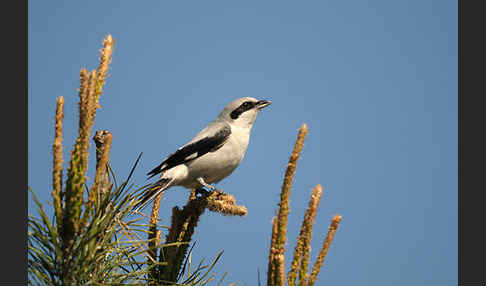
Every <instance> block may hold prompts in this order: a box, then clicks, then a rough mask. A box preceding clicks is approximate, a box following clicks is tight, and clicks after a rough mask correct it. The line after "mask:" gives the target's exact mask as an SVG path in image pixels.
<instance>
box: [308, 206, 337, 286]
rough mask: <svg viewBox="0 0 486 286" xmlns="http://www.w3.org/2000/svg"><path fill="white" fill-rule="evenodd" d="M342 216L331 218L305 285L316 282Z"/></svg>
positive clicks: (310, 285)
mask: <svg viewBox="0 0 486 286" xmlns="http://www.w3.org/2000/svg"><path fill="white" fill-rule="evenodd" d="M341 219H342V216H340V215H335V216H334V217H333V218H332V222H331V226H330V227H329V231H328V233H327V236H326V238H325V239H324V243H323V244H322V248H321V251H320V252H319V256H318V257H317V260H316V262H315V263H314V267H312V272H311V274H310V276H309V279H308V280H307V285H309V286H312V285H314V283H315V282H316V279H317V275H318V274H319V272H320V270H321V267H322V264H323V263H324V259H325V258H326V255H327V252H328V251H329V248H330V247H331V242H332V240H333V239H334V234H335V233H336V230H337V228H338V226H339V222H341Z"/></svg>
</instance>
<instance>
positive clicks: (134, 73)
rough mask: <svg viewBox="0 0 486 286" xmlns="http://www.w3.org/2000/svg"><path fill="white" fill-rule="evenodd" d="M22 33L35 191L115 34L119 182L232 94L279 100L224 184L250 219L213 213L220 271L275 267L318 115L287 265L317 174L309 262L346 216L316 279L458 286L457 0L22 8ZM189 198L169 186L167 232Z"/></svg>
mask: <svg viewBox="0 0 486 286" xmlns="http://www.w3.org/2000/svg"><path fill="white" fill-rule="evenodd" d="M28 32H29V36H28V41H29V47H28V57H29V64H28V77H29V87H28V88H29V95H28V100H29V101H28V102H29V106H28V122H29V126H28V127H29V130H28V136H29V137H28V138H29V142H28V162H29V167H28V171H29V175H28V183H29V185H30V186H31V187H32V188H33V190H34V191H35V192H36V194H37V195H38V196H39V197H40V199H41V201H43V202H45V203H47V202H48V201H50V192H51V174H52V167H51V165H52V154H51V145H52V141H53V135H54V129H53V123H54V111H55V101H56V98H57V97H58V96H64V97H65V101H66V104H65V123H64V128H65V129H64V130H65V132H64V154H65V155H64V156H65V158H67V157H68V155H69V152H70V150H71V148H72V145H73V142H74V138H75V133H76V132H77V131H76V130H77V100H78V99H77V91H76V90H77V88H78V86H79V71H80V69H81V68H82V67H86V68H88V69H89V70H91V69H95V68H96V67H97V64H98V56H99V49H100V48H101V42H102V40H103V38H104V36H106V35H107V34H112V35H113V37H114V39H115V41H116V42H115V49H114V54H113V61H112V65H111V69H110V71H109V76H108V79H107V82H106V85H105V88H104V93H103V95H102V97H101V99H100V103H101V106H102V108H101V109H100V110H98V113H97V117H96V122H95V126H94V130H98V129H108V130H110V131H111V132H112V133H113V136H114V137H113V147H112V152H111V158H112V159H111V163H112V167H113V168H114V170H115V172H116V174H117V175H118V177H119V178H122V177H126V176H127V175H128V172H129V169H130V167H131V166H132V164H133V163H134V161H135V159H136V157H137V155H138V154H139V153H140V152H143V157H142V161H141V162H140V164H139V167H138V168H137V170H136V172H135V174H134V180H133V182H134V183H135V184H136V185H137V186H140V185H142V184H145V182H146V181H145V173H147V171H149V170H151V169H152V168H153V167H154V166H156V165H157V164H158V163H159V162H160V160H162V159H163V158H164V157H165V156H167V155H168V154H170V153H172V152H173V151H175V149H176V148H178V147H179V146H180V145H182V144H184V143H186V142H187V141H188V140H189V139H191V138H192V137H193V136H194V135H195V134H196V133H197V132H198V131H199V130H200V129H201V128H203V127H204V126H205V125H206V124H207V123H208V122H209V121H211V120H213V119H214V117H215V116H216V115H217V114H218V113H219V112H220V111H221V109H222V108H223V107H224V105H226V104H227V103H228V102H230V101H232V100H233V99H235V98H238V97H242V96H253V97H256V98H261V99H269V100H272V102H273V104H272V105H271V106H270V107H268V108H266V109H265V110H263V112H262V113H261V114H260V115H259V118H258V119H257V122H256V125H255V127H254V128H253V131H252V138H251V141H250V145H249V148H248V150H247V153H246V156H245V158H244V160H243V162H242V164H241V165H240V166H239V168H238V169H237V170H236V171H235V172H234V173H233V174H232V175H231V176H230V177H228V178H227V179H225V180H224V181H222V182H221V183H220V184H218V185H217V186H218V187H219V188H221V189H223V190H225V191H226V192H229V193H232V194H233V195H234V196H235V197H236V199H237V202H238V203H240V204H243V205H245V206H246V207H247V208H248V212H249V213H248V215H247V216H246V217H243V218H240V217H223V216H221V215H220V214H216V213H209V212H206V213H205V214H204V216H203V217H202V218H201V221H200V224H199V227H198V229H197V230H196V234H195V237H194V238H195V240H196V241H197V245H196V247H195V249H194V256H193V261H199V260H200V259H202V258H206V259H211V258H212V257H214V256H215V255H216V254H217V252H219V251H220V250H224V251H225V252H224V254H223V257H222V260H220V262H219V263H218V265H217V267H216V271H217V272H218V273H220V274H222V273H223V272H225V271H227V272H229V274H228V276H227V279H226V280H225V281H227V282H228V283H227V284H229V282H233V281H237V282H239V283H240V285H243V284H244V283H246V284H247V285H256V284H257V268H259V269H260V272H261V273H262V276H263V277H265V274H266V268H267V257H268V248H269V238H270V232H271V224H270V222H271V218H272V216H273V215H274V212H275V210H276V207H277V203H278V200H279V193H280V187H281V184H282V179H283V174H284V171H285V169H284V168H285V166H286V163H287V160H288V157H289V155H290V151H291V149H292V146H293V144H294V142H295V138H296V135H297V130H298V128H299V127H300V125H301V124H302V123H307V125H308V127H309V135H308V137H307V141H306V144H305V147H304V150H303V154H302V156H301V160H300V161H299V163H298V166H297V171H296V175H295V179H294V185H293V188H292V193H291V202H290V207H291V213H290V217H289V231H288V233H289V242H288V243H287V249H288V250H287V262H288V261H289V260H290V257H291V255H292V252H293V248H294V247H295V240H296V237H297V235H298V232H299V228H300V222H301V220H302V218H303V216H304V212H305V208H306V206H307V202H308V199H309V194H310V191H311V189H312V188H313V187H314V186H315V185H316V184H318V183H320V184H322V186H323V187H324V194H323V197H322V199H321V204H320V208H319V210H318V213H317V217H316V225H315V227H314V233H313V240H312V254H313V255H311V262H312V263H313V261H314V259H315V255H316V253H317V252H318V250H319V249H320V246H321V244H322V239H323V237H324V235H325V233H326V232H327V229H328V226H329V223H330V220H331V217H332V216H333V215H334V214H336V213H339V214H341V215H342V216H343V220H342V222H341V226H340V228H339V230H338V232H337V234H336V236H335V240H334V243H333V245H332V247H331V250H330V252H329V254H328V257H327V259H326V261H325V263H324V267H323V268H322V271H321V274H320V275H319V283H318V284H319V285H390V284H392V285H441V286H442V285H457V235H458V233H457V156H458V154H457V147H458V145H457V128H458V127H457V61H458V59H457V46H458V44H457V2H456V1H448V0H447V1H431V0H426V1H306V2H303V1H301V2H297V1H138V2H136V1H47V2H45V1H44V2H41V1H29V23H28ZM94 160H95V159H94V150H91V157H90V162H89V164H90V166H91V167H93V166H94V164H95V161H94ZM65 165H67V162H65ZM88 176H89V177H90V178H91V179H92V178H93V173H92V172H91V173H90V174H88ZM187 194H188V192H187V191H186V190H185V189H183V188H173V189H171V190H170V191H168V192H167V193H166V195H165V197H164V200H163V203H162V207H161V212H160V215H161V217H162V219H163V221H162V223H163V224H169V214H170V209H171V208H172V207H173V206H174V205H179V206H181V205H183V204H184V202H185V201H186V198H187ZM29 213H31V214H35V213H36V212H35V208H34V207H33V204H32V201H29ZM262 280H264V279H262Z"/></svg>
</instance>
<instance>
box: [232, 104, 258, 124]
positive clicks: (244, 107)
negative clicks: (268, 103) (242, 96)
mask: <svg viewBox="0 0 486 286" xmlns="http://www.w3.org/2000/svg"><path fill="white" fill-rule="evenodd" d="M256 104H257V103H256V102H253V101H245V102H243V103H242V104H241V105H240V106H238V108H236V109H235V110H233V111H232V112H231V113H230V117H231V119H233V120H234V119H237V118H238V117H240V115H241V114H242V113H243V112H245V111H248V110H250V109H252V108H254V107H255V105H256Z"/></svg>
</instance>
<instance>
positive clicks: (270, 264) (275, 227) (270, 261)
mask: <svg viewBox="0 0 486 286" xmlns="http://www.w3.org/2000/svg"><path fill="white" fill-rule="evenodd" d="M277 232H278V220H277V218H276V217H273V219H272V239H271V241H270V251H269V255H268V273H267V285H272V284H273V282H274V281H275V270H276V269H275V263H274V261H275V254H276V253H277V249H276V247H275V244H276V243H277ZM284 262H285V261H284Z"/></svg>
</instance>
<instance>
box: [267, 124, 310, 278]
mask: <svg viewBox="0 0 486 286" xmlns="http://www.w3.org/2000/svg"><path fill="white" fill-rule="evenodd" d="M306 135H307V125H306V124H305V123H304V124H302V126H301V127H300V129H299V134H298V136H297V141H296V142H295V145H294V149H293V150H292V154H291V155H290V159H289V163H288V164H287V170H286V171H285V177H284V182H283V185H282V191H281V193H280V203H279V212H278V232H277V241H276V244H275V248H276V250H277V252H278V254H281V255H282V257H284V256H283V255H284V253H285V243H286V241H287V221H288V215H289V212H290V207H289V200H290V190H291V187H292V180H293V178H294V173H295V168H296V167H297V161H298V159H299V157H300V153H301V152H302V149H303V147H304V141H305V137H306ZM278 254H277V255H278ZM275 257H276V258H278V257H277V256H275ZM282 260H283V262H282V261H281V260H280V259H275V260H274V263H275V269H276V271H277V272H278V273H280V272H281V271H283V269H284V267H285V265H284V264H285V257H284V258H283V259H282ZM280 279H281V277H280V276H279V275H275V281H274V283H272V285H283V284H284V283H285V281H281V280H280Z"/></svg>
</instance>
